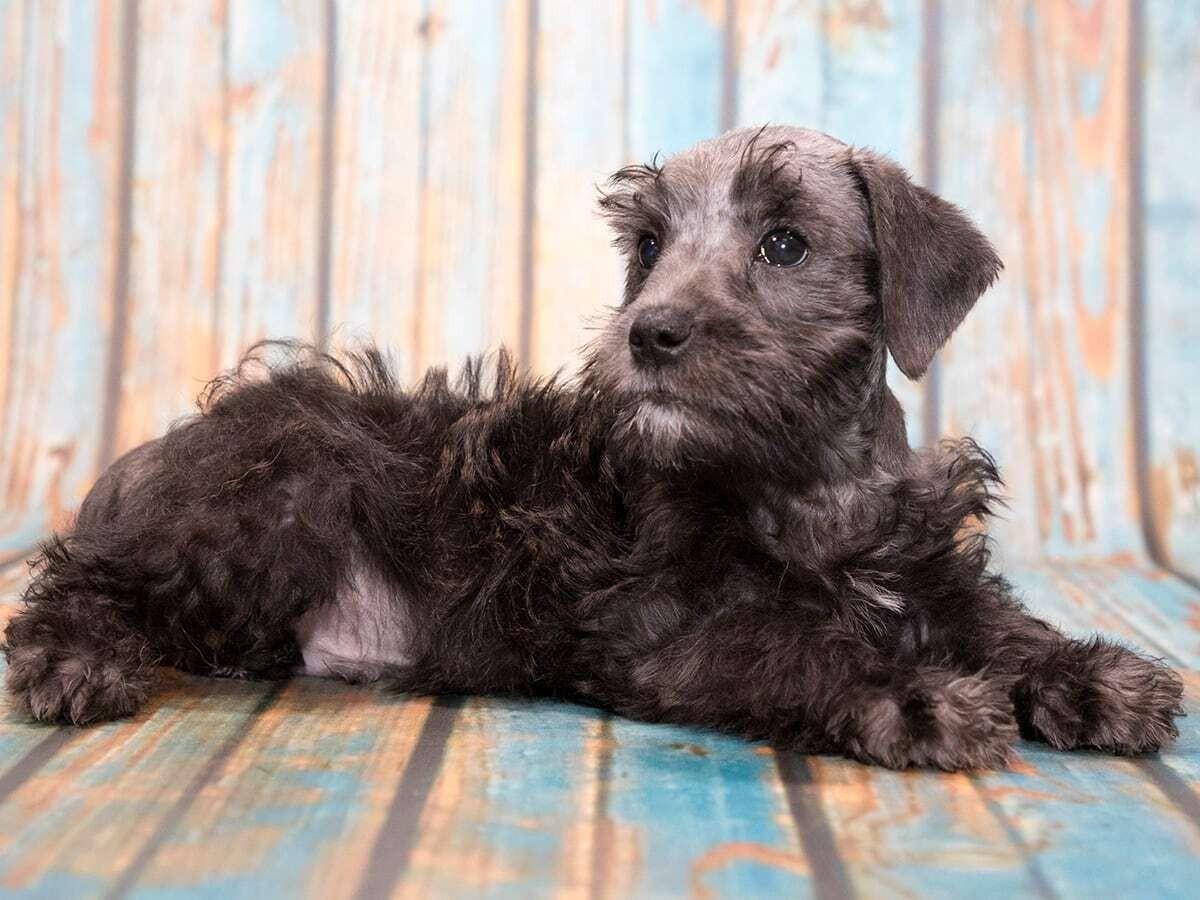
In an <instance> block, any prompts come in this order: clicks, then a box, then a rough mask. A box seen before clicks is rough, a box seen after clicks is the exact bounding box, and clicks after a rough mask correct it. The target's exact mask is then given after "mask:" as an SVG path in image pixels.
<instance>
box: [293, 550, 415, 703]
mask: <svg viewBox="0 0 1200 900" xmlns="http://www.w3.org/2000/svg"><path fill="white" fill-rule="evenodd" d="M408 609H409V604H408V599H407V598H406V597H405V596H404V595H403V593H402V592H401V591H399V590H397V589H396V587H395V586H393V585H391V584H389V583H388V582H387V580H386V579H384V578H383V577H382V576H381V575H380V574H379V573H378V572H376V571H374V570H373V569H372V568H371V567H370V566H369V565H367V564H366V563H365V562H363V561H362V560H361V559H360V558H357V557H356V558H355V559H354V560H353V561H352V563H351V566H350V572H349V575H348V577H347V579H346V581H345V582H344V583H343V585H342V586H341V588H339V589H338V592H337V596H336V597H335V598H334V600H333V602H331V603H326V604H323V605H322V606H319V607H317V608H316V609H313V610H310V611H309V612H307V613H305V614H304V615H303V616H301V617H300V618H299V619H298V620H297V622H296V626H295V631H296V642H297V643H298V644H299V645H300V653H301V655H302V656H303V659H304V663H303V665H302V667H301V668H300V670H299V671H300V672H301V673H302V674H305V675H320V676H324V677H332V678H345V679H347V680H350V681H374V680H376V679H378V678H380V677H381V676H382V675H383V674H384V673H385V672H387V670H388V669H391V668H395V667H398V666H404V665H406V664H408V663H410V662H411V661H412V657H411V649H412V627H411V619H410V617H409V614H408Z"/></svg>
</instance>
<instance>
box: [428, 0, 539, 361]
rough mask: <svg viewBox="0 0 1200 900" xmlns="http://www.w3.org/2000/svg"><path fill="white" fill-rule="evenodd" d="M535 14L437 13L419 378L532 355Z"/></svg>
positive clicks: (431, 48) (432, 21) (484, 8)
mask: <svg viewBox="0 0 1200 900" xmlns="http://www.w3.org/2000/svg"><path fill="white" fill-rule="evenodd" d="M529 3H530V0H517V2H508V0H435V2H432V3H431V4H430V6H429V11H428V17H427V41H428V51H427V52H428V60H427V63H426V65H427V70H426V74H425V79H426V81H425V85H424V98H423V101H424V103H425V104H426V107H425V109H426V115H425V121H424V138H425V150H424V152H425V159H424V163H423V172H424V183H423V184H422V186H421V220H420V232H419V240H420V248H421V258H420V261H419V263H418V271H417V279H418V280H417V300H418V320H417V334H416V346H415V348H414V357H413V359H414V363H415V367H416V371H417V372H420V371H422V370H424V369H425V368H426V367H427V366H429V365H435V364H437V365H446V364H448V365H450V366H451V367H452V368H456V367H457V366H459V365H460V364H461V363H462V362H463V361H464V360H465V359H466V357H467V356H469V355H473V354H478V353H480V352H481V351H483V350H486V349H489V348H495V347H497V346H499V345H501V344H507V345H508V346H509V347H511V348H513V349H516V350H519V349H521V347H522V344H523V343H524V338H523V337H522V336H521V335H520V334H519V331H520V328H521V322H522V313H521V306H522V304H523V303H524V302H525V301H524V298H523V297H522V291H523V278H524V266H525V264H526V263H525V256H524V252H525V248H524V243H523V242H524V240H525V223H524V216H525V203H526V195H525V190H526V171H525V162H526V160H525V154H526V150H527V148H526V144H525V139H526V132H527V122H526V113H527V103H528V78H529V75H530V70H531V66H530V58H529V53H530V49H531V48H530V41H529V26H530V11H529Z"/></svg>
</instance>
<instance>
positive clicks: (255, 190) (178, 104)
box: [118, 0, 324, 449]
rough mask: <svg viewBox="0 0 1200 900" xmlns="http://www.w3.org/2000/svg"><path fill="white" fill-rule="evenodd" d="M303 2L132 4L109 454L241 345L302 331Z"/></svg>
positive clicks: (310, 146)
mask: <svg viewBox="0 0 1200 900" xmlns="http://www.w3.org/2000/svg"><path fill="white" fill-rule="evenodd" d="M315 9H317V7H316V5H315V4H310V3H307V2H297V3H295V4H293V5H291V6H288V5H271V6H267V5H257V6H256V5H253V4H247V5H246V6H245V7H239V6H238V5H237V4H236V3H235V4H233V5H229V4H227V3H226V2H223V0H206V2H197V3H191V2H161V3H159V2H155V3H144V4H141V5H140V6H139V19H138V59H139V64H138V80H137V113H136V114H137V122H138V126H137V129H136V140H135V166H134V195H133V213H132V216H133V226H132V227H133V247H132V259H131V264H130V273H131V274H130V292H129V300H128V308H129V316H130V321H129V324H128V334H127V336H126V340H125V359H124V368H123V373H124V377H123V379H122V383H121V391H120V418H119V429H118V442H119V445H120V448H121V449H127V448H129V447H132V446H134V445H136V444H138V443H140V442H141V441H143V440H146V439H148V438H149V437H152V436H153V435H155V434H158V433H159V432H161V431H162V429H163V428H164V427H165V426H166V424H167V423H169V422H170V421H172V420H173V419H175V418H176V417H178V416H180V415H182V414H184V413H187V412H189V411H190V409H191V406H192V401H193V398H195V396H196V395H197V394H198V393H199V391H200V390H201V389H202V387H203V385H204V384H205V383H206V382H207V381H208V379H210V378H211V377H213V375H215V374H216V373H218V372H219V371H221V370H222V369H225V368H228V367H229V366H231V365H233V364H234V363H235V362H236V361H237V359H238V357H239V356H240V355H241V352H242V351H243V350H244V349H245V347H246V345H247V344H249V343H252V342H253V341H256V340H259V339H261V338H264V337H279V336H297V335H298V336H301V337H312V336H313V334H314V324H315V322H314V317H315V310H316V291H317V284H316V277H315V271H316V264H315V258H314V251H315V236H316V234H317V221H316V214H317V203H316V200H315V198H316V196H317V194H318V193H319V180H320V174H319V172H318V171H317V160H318V159H319V147H320V138H321V135H320V129H319V125H320V109H321V106H322V97H323V87H322V80H321V79H322V75H321V73H322V72H323V66H324V51H323V46H324V44H323V41H324V30H323V23H322V18H321V17H320V16H318V15H315V14H313V10H315Z"/></svg>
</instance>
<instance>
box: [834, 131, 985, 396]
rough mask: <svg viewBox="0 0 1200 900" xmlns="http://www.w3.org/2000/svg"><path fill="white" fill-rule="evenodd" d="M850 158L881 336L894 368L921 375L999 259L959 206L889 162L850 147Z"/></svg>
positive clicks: (915, 376)
mask: <svg viewBox="0 0 1200 900" xmlns="http://www.w3.org/2000/svg"><path fill="white" fill-rule="evenodd" d="M850 163H851V166H852V168H853V171H854V173H855V175H856V176H857V178H858V179H859V183H860V185H861V186H862V190H863V192H864V193H865V194H866V197H867V205H868V208H869V209H870V218H871V227H872V229H873V230H874V237H875V249H876V252H877V254H878V256H879V297H880V301H881V303H882V305H883V330H884V339H885V340H886V342H887V346H888V349H889V350H891V352H892V359H894V360H895V361H896V365H898V366H899V367H900V370H901V371H902V372H903V373H904V374H905V375H907V376H908V377H909V378H920V377H921V375H923V374H924V373H925V370H926V369H927V368H928V367H929V363H930V362H931V361H932V360H933V354H935V353H937V351H938V349H939V348H940V347H941V346H942V344H944V343H946V340H947V339H948V338H949V337H950V335H951V334H952V333H953V332H954V329H955V328H957V327H958V324H959V323H960V322H961V321H962V320H963V317H964V316H966V314H967V313H968V312H970V310H971V307H972V306H974V305H975V301H976V300H978V299H979V295H980V294H982V293H983V292H984V291H985V290H987V288H988V286H989V285H990V284H991V283H992V281H993V280H994V279H995V277H996V275H997V274H998V273H999V272H1000V269H1001V263H1000V259H999V257H997V256H996V251H995V250H993V249H992V245H991V244H990V243H988V240H987V238H985V237H984V236H983V235H982V234H980V232H979V230H978V229H977V228H976V227H975V226H974V225H972V224H971V222H970V220H968V219H967V217H966V216H965V215H963V213H962V211H961V210H959V209H958V207H956V206H954V205H952V204H950V203H947V202H946V201H945V200H943V199H942V198H941V197H938V196H937V195H935V194H933V193H931V192H930V191H927V190H925V189H924V188H922V187H918V186H917V185H915V184H913V183H912V182H911V181H910V180H909V178H908V175H907V174H905V172H904V170H903V169H902V168H900V166H898V165H896V164H895V163H894V162H892V161H891V160H890V159H887V158H886V157H883V156H880V155H878V154H876V153H872V152H870V151H863V150H854V151H853V152H852V154H851V157H850Z"/></svg>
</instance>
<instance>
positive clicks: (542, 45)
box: [530, 3, 628, 374]
mask: <svg viewBox="0 0 1200 900" xmlns="http://www.w3.org/2000/svg"><path fill="white" fill-rule="evenodd" d="M627 28H628V23H627V22H626V11H625V9H624V7H622V5H621V4H616V3H613V4H605V5H603V6H602V7H598V8H597V9H596V12H595V13H594V14H593V15H591V16H588V17H582V16H580V15H578V13H577V11H576V10H575V9H574V8H573V7H572V6H571V5H570V4H559V3H549V4H548V3H543V4H541V6H539V8H538V35H537V64H538V68H537V88H538V97H537V104H538V110H537V143H536V146H537V176H536V178H537V181H536V185H535V187H534V197H535V200H536V207H535V212H534V221H533V248H532V249H533V283H534V293H533V309H532V335H531V340H530V344H531V356H532V362H533V366H534V368H535V369H536V370H537V371H539V372H542V373H551V372H555V371H558V370H562V371H563V372H565V373H568V374H570V373H572V372H573V371H574V370H575V369H576V368H577V366H578V361H579V358H580V355H581V350H582V349H583V347H584V346H585V345H586V344H587V342H588V341H589V340H591V339H592V338H593V337H594V336H595V334H596V331H597V329H598V328H599V327H600V326H601V324H602V323H603V322H604V320H605V318H606V316H607V315H608V314H609V312H610V311H611V310H612V309H613V308H614V307H616V306H618V305H620V303H621V300H622V295H621V292H622V288H623V283H624V265H623V263H622V261H621V260H620V259H619V258H618V256H617V252H616V251H615V250H614V249H613V248H612V247H611V246H610V240H611V237H612V236H611V234H610V232H609V231H608V229H607V227H606V226H605V224H604V222H603V220H602V219H601V218H600V215H599V212H598V208H597V205H596V201H597V199H598V198H597V193H596V191H595V189H594V187H593V186H596V185H603V183H604V182H605V180H606V179H607V178H608V176H609V175H610V174H611V173H612V172H614V171H616V170H617V169H619V168H620V167H621V166H622V165H624V164H625V162H626V161H627V159H626V154H627V152H628V151H627V134H626V128H627V126H626V121H625V110H624V108H623V106H622V101H623V97H622V87H621V83H620V80H619V79H618V78H614V77H613V73H614V72H620V71H621V67H622V59H623V54H624V53H625V35H626V31H627ZM582 83H586V84H588V85H590V88H589V90H588V95H587V97H586V98H584V97H581V96H580V84H582Z"/></svg>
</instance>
